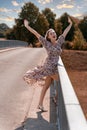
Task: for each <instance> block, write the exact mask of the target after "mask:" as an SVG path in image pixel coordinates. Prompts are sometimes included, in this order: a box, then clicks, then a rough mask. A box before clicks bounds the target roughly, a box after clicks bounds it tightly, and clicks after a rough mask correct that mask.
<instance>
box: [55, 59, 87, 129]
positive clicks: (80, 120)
mask: <svg viewBox="0 0 87 130" xmlns="http://www.w3.org/2000/svg"><path fill="white" fill-rule="evenodd" d="M58 73H59V82H58V113H57V116H58V121H57V122H58V130H87V121H86V119H85V116H84V114H83V111H82V108H81V106H80V103H79V101H78V98H77V96H76V94H75V91H74V89H73V86H72V84H71V82H70V79H69V77H68V74H67V72H66V70H65V67H64V65H63V62H62V60H61V58H59V61H58ZM55 84H56V81H55Z"/></svg>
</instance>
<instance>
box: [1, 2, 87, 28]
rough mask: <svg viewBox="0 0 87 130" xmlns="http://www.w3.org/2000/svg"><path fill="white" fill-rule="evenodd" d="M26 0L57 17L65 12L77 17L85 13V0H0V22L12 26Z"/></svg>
mask: <svg viewBox="0 0 87 130" xmlns="http://www.w3.org/2000/svg"><path fill="white" fill-rule="evenodd" d="M26 2H32V3H34V4H35V5H36V6H37V7H38V8H39V11H41V10H43V9H45V8H50V9H51V10H52V11H53V12H54V13H55V14H56V17H57V18H58V17H60V16H61V15H62V14H63V13H65V12H67V13H68V14H70V15H72V16H74V17H78V18H82V17H83V16H84V15H87V0H5V1H4V0H0V23H6V24H7V25H8V26H9V27H12V26H13V25H14V24H15V23H14V19H15V18H17V17H18V14H19V13H20V11H21V7H22V6H23V5H24V4H25V3H26Z"/></svg>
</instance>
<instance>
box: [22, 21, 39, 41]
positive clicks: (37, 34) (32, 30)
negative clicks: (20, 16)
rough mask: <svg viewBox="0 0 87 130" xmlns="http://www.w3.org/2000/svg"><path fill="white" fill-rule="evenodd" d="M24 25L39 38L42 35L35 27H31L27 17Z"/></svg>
mask: <svg viewBox="0 0 87 130" xmlns="http://www.w3.org/2000/svg"><path fill="white" fill-rule="evenodd" d="M24 25H25V27H26V28H27V29H28V30H29V31H30V32H31V33H33V34H34V35H35V36H36V37H37V38H38V39H39V38H40V37H41V35H40V34H39V33H38V32H37V31H35V30H34V29H33V28H31V27H30V26H29V25H28V21H27V20H26V19H25V20H24Z"/></svg>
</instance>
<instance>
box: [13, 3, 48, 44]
mask: <svg viewBox="0 0 87 130" xmlns="http://www.w3.org/2000/svg"><path fill="white" fill-rule="evenodd" d="M24 19H27V20H28V21H29V25H30V26H31V27H33V28H34V29H35V30H36V31H38V32H39V33H40V34H41V35H44V34H45V31H46V30H47V29H48V27H49V23H48V21H47V19H46V18H45V17H44V15H43V14H41V13H40V12H39V9H38V8H37V7H36V6H35V5H34V4H33V3H31V2H28V3H26V4H25V5H24V6H23V7H22V9H21V12H20V14H19V18H17V19H15V26H14V27H13V32H14V35H15V39H17V40H24V41H26V42H28V43H29V44H33V45H34V44H35V42H36V40H37V39H36V37H35V36H34V35H33V34H32V33H31V32H29V31H28V30H27V29H26V28H25V27H24V23H23V21H24Z"/></svg>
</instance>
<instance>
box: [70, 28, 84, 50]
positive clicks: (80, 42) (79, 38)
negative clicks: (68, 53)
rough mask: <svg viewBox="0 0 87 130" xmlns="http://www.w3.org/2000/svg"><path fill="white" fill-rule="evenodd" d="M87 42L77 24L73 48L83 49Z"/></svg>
mask: <svg viewBox="0 0 87 130" xmlns="http://www.w3.org/2000/svg"><path fill="white" fill-rule="evenodd" d="M85 43H86V41H85V39H84V37H83V35H82V32H81V31H80V29H79V28H78V27H77V26H76V30H75V34H74V39H73V47H72V48H73V49H76V50H81V49H83V47H84V44H85Z"/></svg>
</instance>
